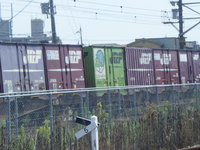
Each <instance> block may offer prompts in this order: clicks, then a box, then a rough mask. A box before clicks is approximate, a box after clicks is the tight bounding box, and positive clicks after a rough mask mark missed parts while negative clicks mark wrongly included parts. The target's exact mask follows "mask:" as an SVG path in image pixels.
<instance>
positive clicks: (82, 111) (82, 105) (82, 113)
mask: <svg viewBox="0 0 200 150" xmlns="http://www.w3.org/2000/svg"><path fill="white" fill-rule="evenodd" d="M83 107H84V103H83V96H81V116H82V117H84V109H83Z"/></svg>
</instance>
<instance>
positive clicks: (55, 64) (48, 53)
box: [44, 45, 64, 89]
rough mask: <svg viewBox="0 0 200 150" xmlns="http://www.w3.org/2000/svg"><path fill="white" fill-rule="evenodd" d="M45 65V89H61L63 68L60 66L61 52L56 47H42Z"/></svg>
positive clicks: (62, 86)
mask: <svg viewBox="0 0 200 150" xmlns="http://www.w3.org/2000/svg"><path fill="white" fill-rule="evenodd" d="M44 50H45V51H44V56H45V63H46V77H47V81H48V82H47V89H63V88H64V82H63V73H62V72H63V68H62V66H61V51H60V47H59V46H58V45H46V46H44Z"/></svg>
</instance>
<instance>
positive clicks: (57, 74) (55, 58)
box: [44, 45, 85, 89]
mask: <svg viewBox="0 0 200 150" xmlns="http://www.w3.org/2000/svg"><path fill="white" fill-rule="evenodd" d="M44 51H45V52H44V54H45V63H46V74H47V75H46V76H47V83H48V84H47V87H48V89H70V88H84V87H85V80H84V69H83V57H82V47H81V46H80V45H45V46H44Z"/></svg>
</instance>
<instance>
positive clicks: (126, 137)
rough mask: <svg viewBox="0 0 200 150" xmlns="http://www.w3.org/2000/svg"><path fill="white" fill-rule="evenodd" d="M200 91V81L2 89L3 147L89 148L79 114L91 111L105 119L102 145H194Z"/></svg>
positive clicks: (0, 137)
mask: <svg viewBox="0 0 200 150" xmlns="http://www.w3.org/2000/svg"><path fill="white" fill-rule="evenodd" d="M199 92H200V84H185V85H163V86H135V87H108V88H95V89H94V88H88V89H73V90H56V91H55V90H51V91H40V92H23V93H5V94H1V95H0V150H1V149H2V150H4V149H16V150H22V149H26V150H29V149H30V150H46V149H51V150H57V149H61V150H66V149H90V146H89V145H88V143H89V138H88V137H86V138H84V139H81V141H76V140H75V137H74V134H75V132H76V131H78V130H79V129H80V128H82V127H81V126H80V125H77V124H75V122H74V118H75V117H76V116H81V117H86V118H89V117H90V116H91V115H97V116H98V118H99V122H100V123H101V125H100V127H99V130H100V145H101V148H100V149H110V150H112V149H116V150H118V149H119V150H120V149H136V150H137V149H149V150H150V149H152V150H153V149H161V148H166V149H176V148H182V147H184V146H191V145H195V144H198V140H199V133H200V129H199V128H200V123H199V121H200V112H199V106H200V105H199V102H200V96H199ZM130 133H131V134H130ZM185 136H186V137H185ZM158 141H159V142H158ZM186 141H187V142H186ZM142 143H143V144H142ZM144 143H145V144H147V145H148V146H147V147H145V146H144V145H145V144H144Z"/></svg>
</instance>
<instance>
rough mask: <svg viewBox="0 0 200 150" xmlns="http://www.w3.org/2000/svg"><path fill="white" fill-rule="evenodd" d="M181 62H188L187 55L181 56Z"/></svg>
mask: <svg viewBox="0 0 200 150" xmlns="http://www.w3.org/2000/svg"><path fill="white" fill-rule="evenodd" d="M180 61H181V62H187V54H180Z"/></svg>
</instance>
